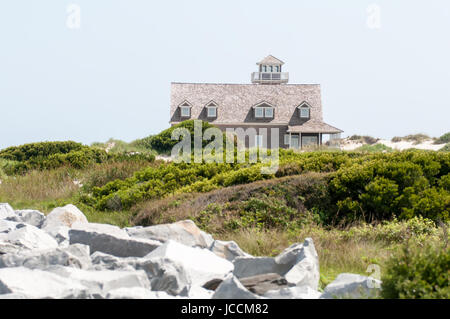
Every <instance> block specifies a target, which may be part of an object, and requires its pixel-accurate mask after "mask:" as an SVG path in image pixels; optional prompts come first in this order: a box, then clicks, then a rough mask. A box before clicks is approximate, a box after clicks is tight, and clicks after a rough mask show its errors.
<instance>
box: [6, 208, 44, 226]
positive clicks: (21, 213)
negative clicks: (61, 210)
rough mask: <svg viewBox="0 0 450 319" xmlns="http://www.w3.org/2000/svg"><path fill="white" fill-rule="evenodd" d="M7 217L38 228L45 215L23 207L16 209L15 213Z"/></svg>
mask: <svg viewBox="0 0 450 319" xmlns="http://www.w3.org/2000/svg"><path fill="white" fill-rule="evenodd" d="M7 219H8V220H11V221H15V222H18V223H25V224H28V225H32V226H34V227H37V228H40V227H41V226H42V224H43V223H44V221H45V215H44V214H42V213H41V212H40V211H38V210H33V209H24V210H16V211H15V215H14V216H12V217H8V218H7Z"/></svg>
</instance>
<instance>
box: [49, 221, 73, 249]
mask: <svg viewBox="0 0 450 319" xmlns="http://www.w3.org/2000/svg"><path fill="white" fill-rule="evenodd" d="M43 230H44V231H45V232H46V233H47V234H49V235H50V236H52V237H53V238H54V239H55V240H56V242H57V243H58V244H59V245H60V246H68V245H69V230H70V228H69V227H67V226H62V225H60V226H55V227H47V228H44V229H43Z"/></svg>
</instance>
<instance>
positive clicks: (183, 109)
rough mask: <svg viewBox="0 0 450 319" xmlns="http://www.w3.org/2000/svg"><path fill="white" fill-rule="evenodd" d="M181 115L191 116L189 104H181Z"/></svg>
mask: <svg viewBox="0 0 450 319" xmlns="http://www.w3.org/2000/svg"><path fill="white" fill-rule="evenodd" d="M181 116H182V117H190V116H191V108H190V107H189V106H181Z"/></svg>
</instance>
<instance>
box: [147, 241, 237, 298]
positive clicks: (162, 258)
mask: <svg viewBox="0 0 450 319" xmlns="http://www.w3.org/2000/svg"><path fill="white" fill-rule="evenodd" d="M145 259H146V263H150V264H152V265H153V267H155V269H159V270H165V269H166V268H167V267H168V266H173V268H174V269H175V268H178V267H179V266H181V268H182V269H184V270H185V272H186V274H187V276H188V279H189V281H190V284H191V285H192V286H203V285H204V284H205V283H207V282H208V281H211V280H212V279H224V278H225V277H226V276H227V275H228V274H229V273H231V272H232V271H233V264H232V263H231V262H229V261H228V260H225V259H223V258H220V257H218V256H216V255H215V254H214V253H212V252H211V251H209V250H208V249H202V248H198V247H197V248H192V247H188V246H185V245H182V244H179V243H177V242H175V241H172V240H169V241H167V242H166V243H165V244H164V245H162V246H161V247H159V248H157V249H155V250H154V251H153V252H151V253H150V254H148V255H147V256H145ZM157 276H158V274H156V273H155V275H154V276H153V277H157ZM152 287H153V279H152ZM153 290H155V289H154V288H153Z"/></svg>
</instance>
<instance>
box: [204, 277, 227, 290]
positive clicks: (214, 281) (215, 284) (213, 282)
mask: <svg viewBox="0 0 450 319" xmlns="http://www.w3.org/2000/svg"><path fill="white" fill-rule="evenodd" d="M222 281H223V280H222V279H212V280H210V281H208V282H207V283H205V284H204V285H203V288H205V289H207V290H216V289H217V287H219V285H220V284H221V283H222Z"/></svg>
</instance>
